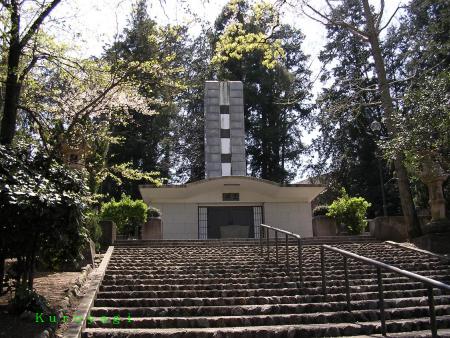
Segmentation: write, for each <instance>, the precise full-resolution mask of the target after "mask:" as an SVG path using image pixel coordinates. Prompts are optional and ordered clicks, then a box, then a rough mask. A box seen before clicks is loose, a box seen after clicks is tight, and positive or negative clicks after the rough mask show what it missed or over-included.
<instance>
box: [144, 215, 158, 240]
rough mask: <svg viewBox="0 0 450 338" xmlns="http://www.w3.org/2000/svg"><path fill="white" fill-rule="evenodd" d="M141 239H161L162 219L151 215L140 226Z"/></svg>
mask: <svg viewBox="0 0 450 338" xmlns="http://www.w3.org/2000/svg"><path fill="white" fill-rule="evenodd" d="M141 239H145V240H147V239H162V221H161V218H159V217H151V218H149V219H148V220H147V222H146V223H145V224H143V225H142V228H141Z"/></svg>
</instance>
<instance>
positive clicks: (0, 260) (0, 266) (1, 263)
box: [0, 255, 5, 296]
mask: <svg viewBox="0 0 450 338" xmlns="http://www.w3.org/2000/svg"><path fill="white" fill-rule="evenodd" d="M4 276H5V258H4V257H3V255H0V296H1V295H3V280H4Z"/></svg>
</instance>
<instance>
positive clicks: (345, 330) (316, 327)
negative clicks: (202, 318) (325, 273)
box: [83, 316, 450, 338]
mask: <svg viewBox="0 0 450 338" xmlns="http://www.w3.org/2000/svg"><path fill="white" fill-rule="evenodd" d="M449 322H450V317H449V316H443V317H437V323H438V327H439V328H443V329H447V328H448V323H449ZM386 326H387V330H388V332H390V333H391V332H392V333H394V332H410V333H412V334H413V332H414V331H424V330H427V329H429V320H428V318H426V319H425V318H419V319H413V320H411V319H403V320H394V321H387V322H386ZM380 331H381V329H380V323H379V322H378V321H371V322H363V323H334V324H333V325H329V324H328V323H326V324H303V325H273V326H271V325H265V326H244V327H222V328H181V329H174V328H168V329H166V328H164V329H160V328H158V329H116V328H106V329H105V328H87V329H85V330H84V332H83V338H93V337H95V338H99V337H114V338H137V337H139V338H141V337H172V338H173V337H183V338H203V337H215V338H218V337H231V338H234V337H239V338H242V337H246V338H253V337H254V338H261V337H337V336H355V335H361V334H362V335H370V334H377V333H380Z"/></svg>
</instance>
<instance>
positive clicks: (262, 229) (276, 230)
mask: <svg viewBox="0 0 450 338" xmlns="http://www.w3.org/2000/svg"><path fill="white" fill-rule="evenodd" d="M269 231H274V234H275V260H276V262H277V264H278V233H281V234H284V235H285V246H286V271H287V273H289V272H290V267H289V237H293V238H295V239H296V240H297V248H298V274H299V281H300V286H301V287H303V254H302V242H301V237H300V235H298V234H294V233H293V232H290V231H287V230H283V229H279V228H275V227H272V226H270V225H266V224H261V225H260V236H259V245H260V252H261V255H263V253H264V250H263V238H264V237H265V238H266V246H267V261H269V260H270V241H269V237H270V236H269ZM264 234H265V236H264Z"/></svg>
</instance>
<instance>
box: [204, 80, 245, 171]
mask: <svg viewBox="0 0 450 338" xmlns="http://www.w3.org/2000/svg"><path fill="white" fill-rule="evenodd" d="M205 173H206V178H211V177H218V176H230V175H234V176H245V173H246V165H245V131H244V99H243V85H242V82H240V81H222V82H219V81H207V82H206V84H205Z"/></svg>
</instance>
